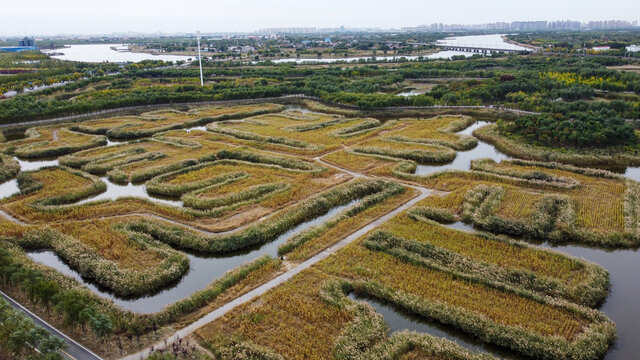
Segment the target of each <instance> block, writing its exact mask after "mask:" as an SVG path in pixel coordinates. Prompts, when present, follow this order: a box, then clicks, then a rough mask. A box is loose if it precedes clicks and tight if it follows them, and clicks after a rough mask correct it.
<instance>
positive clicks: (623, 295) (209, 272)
mask: <svg viewBox="0 0 640 360" xmlns="http://www.w3.org/2000/svg"><path fill="white" fill-rule="evenodd" d="M292 108H293V107H292ZM486 124H487V122H482V121H479V122H476V123H475V124H473V125H471V126H470V127H468V128H466V129H465V130H463V131H461V132H459V134H466V135H470V134H472V133H473V131H474V130H476V129H478V128H480V127H482V126H484V125H486ZM195 129H197V128H194V130H195ZM198 130H199V129H198ZM482 158H492V159H494V160H496V161H501V160H505V159H509V158H510V157H509V156H507V155H505V154H503V153H500V152H499V151H497V150H496V149H495V148H494V147H493V146H492V145H489V144H487V143H485V142H483V141H478V145H477V146H476V147H475V148H473V149H471V150H469V151H459V152H458V153H457V156H456V158H455V160H454V161H453V162H451V163H449V164H445V165H427V164H423V165H419V166H418V167H417V169H416V174H420V175H425V174H430V173H433V172H435V171H441V170H445V169H457V170H469V163H470V161H471V160H473V159H482ZM19 161H20V165H21V167H22V170H23V171H26V170H35V169H38V168H42V167H45V166H51V165H56V164H57V161H56V160H46V161H37V162H32V161H25V160H20V159H19ZM625 175H626V176H627V177H629V178H632V179H634V180H638V179H640V168H628V169H627V170H626V174H625ZM105 182H106V183H107V184H108V188H109V189H110V190H109V191H107V192H106V193H104V195H98V196H95V197H93V198H91V199H87V200H84V201H92V200H96V199H98V198H115V197H114V196H116V197H118V196H123V195H127V196H130V195H132V196H140V197H143V198H148V199H150V200H152V201H165V200H164V199H156V198H153V197H151V196H149V195H148V194H147V193H146V190H145V189H144V186H142V185H132V184H129V185H126V186H121V185H115V184H111V183H110V182H109V181H108V180H107V181H105ZM14 192H17V184H16V182H15V180H13V181H9V182H5V183H3V184H0V198H2V197H6V196H10V195H11V194H12V193H14ZM100 196H101V197H100ZM178 203H179V202H177V201H174V203H172V204H171V205H175V206H181V204H178ZM352 204H353V202H352V203H350V204H347V205H344V206H341V207H337V208H334V209H332V210H331V211H330V212H329V213H327V214H326V215H324V216H321V217H318V218H316V219H314V220H312V221H309V222H307V223H304V224H301V225H298V226H297V227H295V228H294V229H292V230H290V231H289V232H287V233H286V234H283V235H281V236H280V237H278V238H277V239H276V240H275V241H273V242H271V243H269V244H265V245H263V246H261V247H259V248H256V249H251V250H248V251H246V252H241V253H234V254H227V255H225V256H219V257H211V256H203V255H201V254H193V253H189V254H187V256H188V257H189V261H190V270H189V272H188V273H187V274H186V275H185V276H183V277H182V279H180V281H178V282H177V283H176V284H171V285H170V286H169V287H168V288H166V289H163V290H161V291H160V292H158V293H156V294H150V295H148V296H146V297H141V298H135V299H123V298H118V297H115V296H113V295H112V294H110V293H109V292H108V291H105V290H104V289H100V288H98V287H97V286H95V284H93V283H92V282H91V281H85V280H84V279H82V278H81V277H80V276H79V275H78V273H77V272H75V271H74V270H72V269H70V268H69V267H68V266H67V265H66V264H65V263H64V262H62V261H60V259H59V258H58V257H57V256H56V255H55V254H54V253H52V252H50V251H45V252H36V253H29V256H30V257H31V258H32V259H34V260H36V261H39V262H42V263H45V264H47V265H50V266H52V267H54V268H55V269H57V270H59V271H61V272H63V273H65V274H67V275H69V276H72V277H74V278H76V279H78V280H79V281H81V282H82V283H83V284H85V285H86V286H88V287H89V288H91V289H92V290H93V291H94V292H96V293H97V294H99V295H100V296H103V297H105V298H109V299H112V300H113V301H114V302H115V303H116V304H118V305H120V306H122V307H123V308H126V309H129V310H132V311H135V312H145V313H148V312H155V311H158V310H160V309H161V308H162V307H164V306H166V305H167V304H170V303H173V302H175V301H177V300H179V299H182V298H185V297H186V296H188V295H190V294H192V293H193V292H195V291H197V290H200V289H202V288H204V287H206V285H207V284H209V283H211V282H212V281H214V280H215V279H217V278H219V277H220V276H221V275H222V274H224V273H225V272H226V271H228V270H230V269H233V268H236V267H237V266H239V265H240V264H243V263H246V262H249V261H251V260H253V259H255V258H256V257H258V256H260V255H262V254H269V255H272V256H274V255H277V248H278V246H279V245H280V244H282V243H284V242H285V241H286V239H288V238H290V237H291V236H293V235H295V234H297V233H299V232H301V231H304V230H306V229H308V228H309V227H311V226H313V225H316V224H322V223H323V222H326V221H327V220H328V219H330V218H331V217H333V216H335V215H336V214H337V213H339V212H340V211H342V210H344V209H345V208H347V207H348V206H351V205H352ZM449 226H450V227H452V228H455V229H458V230H461V231H474V229H473V227H472V226H471V225H469V224H464V223H455V224H452V225H449ZM540 245H541V246H543V247H548V248H552V249H555V250H558V251H562V252H565V253H567V254H570V255H572V256H577V257H582V258H585V259H587V260H590V261H592V262H595V263H597V264H599V265H601V266H603V267H604V268H605V269H607V270H608V271H609V273H610V275H611V291H610V294H609V296H608V297H607V299H606V302H605V303H604V304H603V306H602V307H601V308H600V310H601V311H603V312H604V313H605V314H606V315H607V316H609V317H610V318H611V319H612V320H613V321H614V322H615V323H616V325H617V328H618V339H617V341H616V343H615V345H614V346H613V347H612V348H611V350H610V351H609V353H608V354H607V356H606V357H605V359H606V360H623V359H625V360H626V359H635V358H638V354H640V341H638V340H639V339H640V337H639V336H638V334H640V311H638V307H639V305H638V304H639V303H638V299H640V276H639V275H638V274H640V251H638V249H616V250H611V249H600V248H589V247H586V246H582V245H574V244H563V245H559V246H558V245H550V244H547V243H542V244H540ZM364 300H367V302H369V303H370V304H371V305H372V306H374V308H376V310H378V311H379V312H380V313H381V314H382V315H383V316H384V318H385V321H387V323H388V324H389V326H390V327H391V329H392V330H393V331H395V330H399V329H404V328H407V329H412V330H416V331H421V332H426V333H430V334H433V335H436V336H442V337H446V338H448V339H450V340H453V341H455V342H458V343H459V344H461V345H462V346H465V347H468V348H470V349H474V350H478V351H486V352H490V353H492V354H494V355H498V356H499V357H501V358H507V359H517V358H518V357H517V356H516V355H514V354H511V353H509V352H503V350H502V349H497V348H494V347H491V346H487V345H484V344H479V343H478V342H477V341H475V340H474V339H473V338H470V337H468V336H466V335H465V334H463V333H460V332H457V331H455V330H451V329H449V328H447V327H443V326H440V325H438V324H434V323H431V322H426V321H417V320H416V319H415V318H412V317H410V316H407V314H403V313H402V312H401V311H398V309H395V308H392V307H389V306H387V305H385V304H381V303H379V302H376V301H373V300H371V299H364ZM514 356H515V357H514Z"/></svg>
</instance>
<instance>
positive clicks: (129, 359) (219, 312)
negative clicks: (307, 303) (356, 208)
mask: <svg viewBox="0 0 640 360" xmlns="http://www.w3.org/2000/svg"><path fill="white" fill-rule="evenodd" d="M418 189H419V190H420V195H418V196H417V197H415V198H413V199H411V200H409V201H408V202H406V203H404V204H402V205H400V206H398V207H396V208H395V209H394V210H392V211H391V212H388V213H387V214H385V215H383V216H381V217H379V218H378V219H376V220H374V221H372V222H370V223H369V224H367V225H365V226H363V227H361V228H360V229H358V230H356V231H355V232H354V233H352V234H351V235H349V236H347V237H345V238H344V239H342V240H340V241H339V242H337V243H335V244H333V245H331V246H330V247H328V248H326V249H325V250H323V251H322V252H321V253H319V254H317V255H315V256H313V257H311V258H309V259H308V260H306V261H304V262H302V263H300V264H298V265H297V266H295V267H293V268H291V269H290V270H288V271H286V272H284V273H282V274H281V275H279V276H277V277H275V278H274V279H272V280H270V281H268V282H266V283H264V284H262V285H260V286H259V287H257V288H255V289H253V290H251V291H249V292H248V293H246V294H244V295H242V296H240V297H238V298H236V299H234V300H232V301H230V302H228V303H226V304H224V305H223V306H221V307H219V308H217V309H215V310H213V311H211V312H210V313H208V314H206V315H205V316H203V317H201V318H200V319H198V320H197V321H195V322H193V323H191V324H190V325H189V326H187V327H184V328H182V329H180V330H178V331H176V332H175V333H174V334H172V335H171V336H169V337H167V338H166V340H167V344H171V343H172V341H173V340H176V339H181V338H185V337H186V336H188V335H190V334H192V333H193V332H194V331H196V330H198V329H200V328H201V327H203V326H205V325H206V324H208V323H210V322H212V321H214V320H216V319H219V318H220V317H222V316H223V315H225V314H226V313H228V312H229V311H231V310H233V309H235V308H236V307H238V306H240V305H242V304H245V303H247V302H250V301H252V300H253V299H255V298H257V297H259V296H261V295H263V294H265V293H266V292H267V291H269V290H271V289H273V288H275V287H277V286H278V285H280V284H282V283H284V282H286V281H287V280H289V279H291V278H292V277H294V276H295V275H297V274H299V273H300V272H301V271H303V270H305V269H308V268H310V267H311V266H313V265H314V264H316V263H318V262H319V261H321V260H323V259H326V258H327V257H329V256H330V255H332V254H334V253H335V252H337V251H338V250H340V249H342V248H344V247H345V246H347V245H348V244H350V243H352V242H353V241H355V240H356V239H358V238H360V237H361V236H363V235H365V234H366V233H368V232H369V231H371V230H373V229H375V228H376V227H378V226H380V225H382V224H383V223H385V222H386V221H388V220H389V219H391V218H392V217H394V216H396V215H397V214H399V213H401V212H403V211H405V210H407V209H409V208H410V207H412V206H413V205H415V204H416V203H417V202H419V201H420V200H422V199H424V198H426V197H427V196H429V195H430V194H431V192H430V191H429V190H428V189H424V188H418ZM164 345H165V339H162V340H160V341H158V342H156V343H155V344H153V345H152V347H153V348H155V349H158V348H162V347H164ZM150 351H151V347H148V348H146V349H144V350H141V351H139V352H137V353H134V354H130V355H127V356H125V357H123V358H122V360H139V359H143V358H146V357H148V356H149V355H150Z"/></svg>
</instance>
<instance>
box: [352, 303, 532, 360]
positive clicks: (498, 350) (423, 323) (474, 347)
mask: <svg viewBox="0 0 640 360" xmlns="http://www.w3.org/2000/svg"><path fill="white" fill-rule="evenodd" d="M349 297H350V298H351V299H353V300H357V301H364V302H366V303H367V304H369V305H371V307H373V308H374V309H375V310H376V311H377V312H378V313H379V314H380V315H382V317H383V318H384V321H385V322H386V323H387V326H389V330H390V331H391V332H392V333H393V332H397V331H402V330H411V331H417V332H420V333H425V334H429V335H432V336H436V337H441V338H445V339H448V340H451V341H453V342H455V343H456V344H458V345H460V346H462V347H464V348H466V349H469V350H471V351H477V352H486V353H489V354H491V355H493V356H495V357H497V358H499V359H508V360H526V359H528V358H527V357H525V356H522V355H519V354H517V353H515V352H514V351H511V350H509V349H505V348H503V347H500V346H497V345H491V344H486V343H484V342H482V341H480V340H478V339H476V338H474V337H472V336H469V335H468V334H466V333H464V332H463V331H460V330H456V329H453V328H452V327H450V326H447V325H443V324H441V323H438V322H435V321H428V320H426V319H424V318H420V317H417V316H415V315H413V314H411V313H408V312H407V311H405V310H404V309H402V308H400V307H398V306H396V305H393V304H388V303H385V302H383V301H380V300H378V299H375V298H371V297H368V296H361V295H356V294H355V293H351V294H349Z"/></svg>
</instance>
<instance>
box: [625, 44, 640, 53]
mask: <svg viewBox="0 0 640 360" xmlns="http://www.w3.org/2000/svg"><path fill="white" fill-rule="evenodd" d="M627 51H628V52H638V51H640V45H629V46H627Z"/></svg>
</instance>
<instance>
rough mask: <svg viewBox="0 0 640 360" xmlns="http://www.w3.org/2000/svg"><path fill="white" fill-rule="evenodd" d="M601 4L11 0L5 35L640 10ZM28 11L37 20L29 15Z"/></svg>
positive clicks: (383, 25) (629, 15)
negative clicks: (105, 2) (82, 0)
mask: <svg viewBox="0 0 640 360" xmlns="http://www.w3.org/2000/svg"><path fill="white" fill-rule="evenodd" d="M597 5H598V2H597V1H595V0H588V1H580V2H577V1H569V2H561V3H560V2H552V1H549V0H541V1H538V2H535V3H514V2H508V1H505V0H489V1H486V2H483V3H477V2H472V1H468V0H457V1H449V2H446V3H443V2H435V1H414V0H402V1H399V2H394V3H393V4H390V3H388V2H384V1H379V0H372V1H369V2H368V3H367V4H366V6H363V4H362V3H361V2H356V1H352V0H346V1H344V0H343V1H336V0H328V1H324V2H321V3H319V2H313V3H311V2H304V3H301V2H299V1H297V2H296V1H293V0H280V1H270V2H263V1H258V0H247V1H245V2H242V3H241V4H240V3H237V2H231V1H226V0H225V1H219V2H216V3H215V4H212V3H209V2H205V1H202V0H187V1H183V2H181V3H180V6H176V3H175V2H172V1H168V0H156V1H154V2H150V1H142V0H139V1H136V0H131V1H123V0H115V1H112V2H109V4H108V6H105V5H104V3H103V2H100V3H98V2H97V1H86V2H83V4H82V6H78V4H77V2H74V1H71V0H61V1H59V2H56V3H51V2H48V1H44V0H27V1H23V2H20V3H17V2H13V3H8V4H5V5H3V11H2V13H0V35H1V36H23V35H57V34H109V33H113V32H137V33H158V32H164V33H184V32H187V33H189V32H192V31H195V29H200V30H201V31H203V32H209V33H216V32H217V33H222V32H227V33H230V32H244V33H248V32H255V31H257V30H259V29H263V28H288V27H315V28H338V27H340V26H345V27H348V28H380V29H400V28H402V27H418V26H420V25H423V24H432V23H442V24H464V25H470V24H486V23H495V22H505V23H511V22H513V21H562V20H566V19H571V20H572V21H580V22H585V21H603V20H623V21H636V20H638V18H637V16H638V15H637V14H638V13H640V4H637V3H636V4H630V3H629V2H628V1H623V0H611V1H609V2H608V3H607V7H606V8H603V7H602V6H597ZM460 9H464V11H460ZM549 9H552V11H550V10H549ZM408 10H411V11H408ZM21 14H24V16H21ZM27 17H28V19H29V21H25V18H27Z"/></svg>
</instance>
